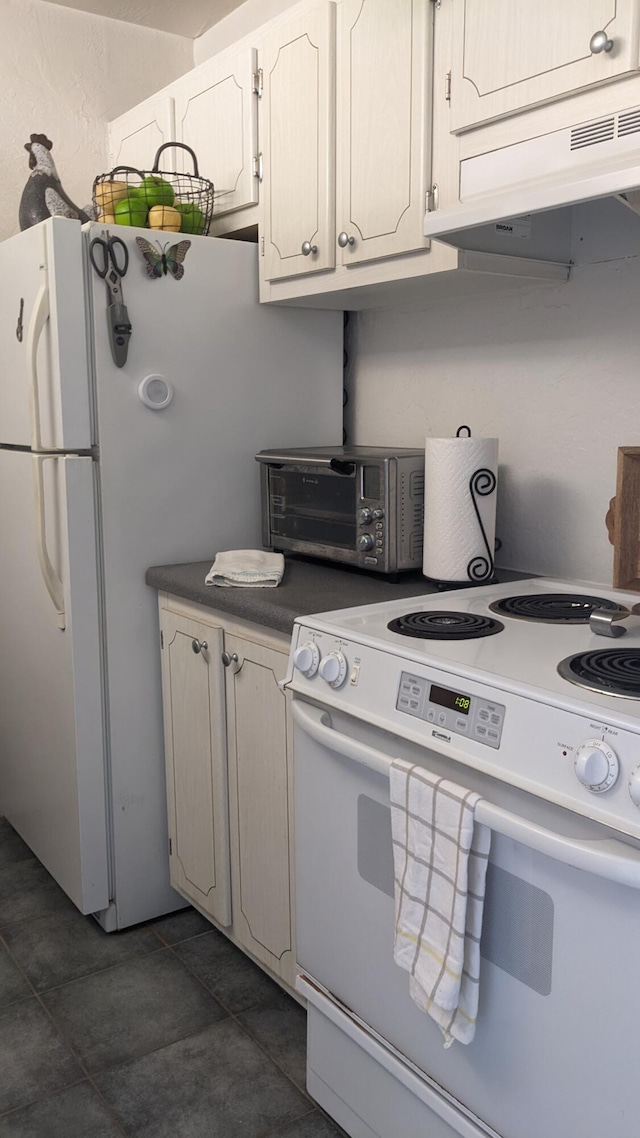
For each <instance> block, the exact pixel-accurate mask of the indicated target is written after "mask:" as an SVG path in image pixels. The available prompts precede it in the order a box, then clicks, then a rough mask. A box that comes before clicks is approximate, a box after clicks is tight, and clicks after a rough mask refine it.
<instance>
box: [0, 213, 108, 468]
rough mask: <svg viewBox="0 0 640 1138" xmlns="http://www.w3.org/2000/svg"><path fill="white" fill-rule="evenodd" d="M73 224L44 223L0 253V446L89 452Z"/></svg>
mask: <svg viewBox="0 0 640 1138" xmlns="http://www.w3.org/2000/svg"><path fill="white" fill-rule="evenodd" d="M85 307H86V306H85V295H84V277H83V267H82V241H81V229H80V224H79V222H77V221H68V220H66V219H64V218H60V217H57V218H51V219H50V220H49V221H45V222H43V223H42V224H41V225H36V226H34V227H33V228H32V229H27V230H25V232H24V233H19V234H18V235H17V236H16V237H11V238H10V239H9V240H8V241H3V242H2V244H1V245H0V367H1V368H2V383H1V384H0V446H1V445H2V444H7V443H9V444H11V445H13V446H23V447H32V448H33V449H34V450H83V449H85V448H87V447H89V446H91V442H92V439H91V425H90V424H91V419H90V411H89V385H88V381H87V332H86V320H85Z"/></svg>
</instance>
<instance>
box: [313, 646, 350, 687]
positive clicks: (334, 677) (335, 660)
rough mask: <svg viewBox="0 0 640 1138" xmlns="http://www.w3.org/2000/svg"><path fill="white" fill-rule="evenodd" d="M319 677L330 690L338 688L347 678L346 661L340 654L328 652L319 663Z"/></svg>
mask: <svg viewBox="0 0 640 1138" xmlns="http://www.w3.org/2000/svg"><path fill="white" fill-rule="evenodd" d="M319 671H320V675H321V676H322V678H323V680H326V682H327V683H328V685H329V687H330V688H339V687H340V686H341V685H342V684H343V683H344V681H345V679H346V676H347V661H346V659H345V657H344V656H343V655H342V652H329V654H328V655H327V656H324V657H323V658H322V660H321V661H320V669H319Z"/></svg>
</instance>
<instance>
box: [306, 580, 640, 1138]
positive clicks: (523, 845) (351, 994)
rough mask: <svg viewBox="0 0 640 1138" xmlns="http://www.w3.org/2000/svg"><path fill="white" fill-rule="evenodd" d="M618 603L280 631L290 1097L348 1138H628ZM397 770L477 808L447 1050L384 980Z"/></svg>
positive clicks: (463, 597) (404, 985) (628, 635)
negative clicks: (456, 791)
mask: <svg viewBox="0 0 640 1138" xmlns="http://www.w3.org/2000/svg"><path fill="white" fill-rule="evenodd" d="M635 602H636V597H635V595H631V594H627V593H623V592H619V591H616V590H612V589H607V588H604V589H602V588H601V587H600V586H596V585H591V584H586V583H581V582H579V583H576V582H573V583H569V582H565V581H554V580H548V579H541V578H537V579H535V578H534V579H530V580H525V581H518V582H510V583H508V584H501V585H488V586H482V587H480V588H472V589H467V590H462V591H459V592H456V593H446V594H442V593H439V594H429V595H427V596H424V597H414V598H411V599H410V600H401V601H393V602H390V603H384V604H375V605H368V606H364V607H362V608H356V609H345V610H341V611H336V612H331V613H324V614H320V615H317V616H308V617H304V618H301V619H300V620H299V621H297V622H296V627H295V629H294V637H293V642H292V649H291V658H290V669H289V674H288V678H287V681H286V686H288V687H290V688H291V689H292V690H293V693H294V704H293V715H294V724H295V727H294V732H295V733H294V759H295V786H296V911H297V936H298V950H297V959H298V961H299V965H300V970H301V976H300V979H299V987H300V991H301V992H303V993H304V995H305V996H306V997H307V999H308V1002H309V1020H308V1022H309V1040H308V1086H309V1090H310V1093H311V1094H312V1095H313V1096H314V1097H315V1098H317V1099H318V1101H319V1102H320V1103H321V1105H323V1106H324V1107H325V1109H326V1110H327V1111H328V1112H329V1113H330V1114H332V1115H333V1116H334V1117H335V1118H336V1119H337V1121H338V1122H340V1124H341V1125H342V1126H343V1127H344V1128H345V1129H346V1130H347V1132H348V1133H349V1134H351V1135H353V1136H354V1138H397V1136H402V1138H425V1135H428V1138H454V1136H456V1135H459V1136H460V1135H461V1136H464V1138H480V1136H481V1135H487V1134H489V1135H500V1136H501V1138H540V1136H541V1135H544V1136H545V1138H566V1136H567V1135H569V1134H576V1135H577V1134H579V1135H580V1136H581V1138H601V1136H602V1135H603V1134H607V1138H635V1135H636V1133H637V1131H638V1122H637V1119H636V1103H635V1099H636V1095H635V1089H634V1088H635V1068H636V1058H635V1033H636V1023H637V1019H638V1013H639V1012H640V1001H639V1000H637V999H636V998H635V990H636V971H637V963H636V961H637V945H638V944H639V943H640V894H639V893H638V890H640V619H638V618H637V617H636V616H634V615H632V614H630V612H629V610H630V609H631V608H632V606H633V605H634V604H635ZM594 629H596V630H597V631H594ZM621 632H622V633H623V635H621V636H616V635H614V634H616V633H621ZM603 633H604V634H603ZM396 756H397V757H401V758H407V759H410V760H411V761H414V762H418V763H420V764H421V765H423V766H425V767H428V768H429V769H430V770H433V771H434V772H435V773H437V774H446V775H447V777H449V778H451V779H453V780H454V781H456V782H458V783H460V784H461V785H463V786H467V787H469V788H470V789H474V790H477V791H479V792H480V794H481V795H482V802H481V803H480V804H479V806H478V807H477V810H476V817H477V818H478V820H479V821H482V822H484V823H486V824H487V825H489V826H490V827H491V829H492V852H491V859H490V867H489V875H488V886H487V898H486V904H485V919H484V926H483V940H482V958H483V959H482V973H481V981H480V984H481V991H480V1010H479V1016H478V1027H477V1031H476V1036H475V1039H474V1041H473V1042H472V1043H471V1044H470V1045H469V1046H467V1047H464V1046H463V1045H461V1044H455V1045H454V1047H453V1048H452V1049H451V1050H447V1051H443V1048H442V1038H441V1036H440V1032H439V1030H438V1028H437V1027H436V1026H435V1025H434V1024H433V1023H432V1022H431V1021H430V1020H429V1019H428V1017H426V1016H425V1015H424V1014H423V1013H421V1012H420V1011H419V1010H418V1009H417V1008H416V1007H415V1005H413V1003H412V1002H411V1000H410V998H409V994H408V979H407V976H406V973H403V972H402V971H401V970H400V969H399V968H397V967H396V966H395V965H394V963H393V957H392V945H393V924H394V912H393V862H392V849H391V827H390V813H389V787H388V770H389V766H390V763H391V761H392V759H393V758H394V757H396ZM594 1056H597V1061H595V1060H594Z"/></svg>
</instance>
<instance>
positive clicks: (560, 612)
mask: <svg viewBox="0 0 640 1138" xmlns="http://www.w3.org/2000/svg"><path fill="white" fill-rule="evenodd" d="M488 607H489V608H490V609H491V611H492V612H497V613H499V614H500V615H501V616H511V617H514V618H515V619H516V620H535V621H540V622H543V623H546V624H588V623H589V617H590V616H591V613H592V612H593V611H594V610H595V609H605V610H606V611H608V612H619V611H620V610H621V609H622V608H623V606H622V605H619V604H616V602H615V601H610V600H607V599H605V598H604V597H590V596H584V595H582V594H580V593H533V594H531V593H530V594H525V595H524V596H517V597H504V598H503V599H502V600H499V601H494V602H493V603H492V604H490V605H489V606H488Z"/></svg>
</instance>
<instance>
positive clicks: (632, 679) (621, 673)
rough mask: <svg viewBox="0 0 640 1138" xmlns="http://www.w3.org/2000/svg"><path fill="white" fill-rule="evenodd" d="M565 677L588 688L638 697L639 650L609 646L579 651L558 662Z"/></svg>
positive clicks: (639, 674) (639, 678) (639, 693)
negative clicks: (595, 649)
mask: <svg viewBox="0 0 640 1138" xmlns="http://www.w3.org/2000/svg"><path fill="white" fill-rule="evenodd" d="M558 671H559V673H560V675H561V676H562V677H563V679H565V680H569V682H570V683H572V684H578V686H579V687H583V688H588V689H589V691H597V692H603V693H604V694H605V695H617V696H622V697H623V698H626V699H640V650H638V649H637V648H609V649H600V650H597V651H594V652H578V653H577V655H575V656H568V657H567V659H566V660H562V661H561V663H560V664H558Z"/></svg>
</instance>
